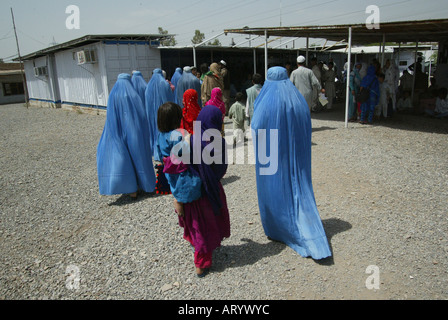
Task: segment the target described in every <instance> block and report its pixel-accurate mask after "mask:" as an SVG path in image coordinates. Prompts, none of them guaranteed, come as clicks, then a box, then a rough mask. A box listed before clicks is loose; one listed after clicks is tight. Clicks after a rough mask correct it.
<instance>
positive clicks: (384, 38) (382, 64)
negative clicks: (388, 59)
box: [381, 33, 386, 68]
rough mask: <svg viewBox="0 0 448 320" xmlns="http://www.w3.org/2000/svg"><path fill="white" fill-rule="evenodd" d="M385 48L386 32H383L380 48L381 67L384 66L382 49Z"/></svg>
mask: <svg viewBox="0 0 448 320" xmlns="http://www.w3.org/2000/svg"><path fill="white" fill-rule="evenodd" d="M385 49H386V34H385V33H383V46H382V49H381V68H383V66H384V51H385Z"/></svg>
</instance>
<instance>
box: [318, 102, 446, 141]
mask: <svg viewBox="0 0 448 320" xmlns="http://www.w3.org/2000/svg"><path fill="white" fill-rule="evenodd" d="M311 120H325V121H336V122H339V123H340V124H341V125H343V124H344V123H345V105H344V103H343V102H338V103H336V104H334V105H333V109H332V110H326V111H322V112H317V113H316V112H312V113H311ZM373 124H374V126H379V127H386V128H390V129H397V130H405V131H417V132H426V133H439V134H448V119H436V118H433V117H429V116H425V115H422V114H404V113H396V114H394V115H393V116H392V117H391V118H388V119H380V120H374V122H373ZM348 126H349V128H353V127H357V126H359V124H358V123H357V122H356V123H351V122H349V124H348ZM327 128H328V127H322V129H321V128H313V132H317V131H321V130H326V129H327ZM364 128H371V126H365V127H364Z"/></svg>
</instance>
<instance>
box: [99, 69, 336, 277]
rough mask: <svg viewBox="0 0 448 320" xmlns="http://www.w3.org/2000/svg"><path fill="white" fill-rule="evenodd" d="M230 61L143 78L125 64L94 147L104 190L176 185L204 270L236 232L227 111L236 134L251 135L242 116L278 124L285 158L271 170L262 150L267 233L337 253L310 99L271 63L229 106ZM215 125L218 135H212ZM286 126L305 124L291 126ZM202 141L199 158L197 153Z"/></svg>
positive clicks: (302, 250) (182, 218)
mask: <svg viewBox="0 0 448 320" xmlns="http://www.w3.org/2000/svg"><path fill="white" fill-rule="evenodd" d="M225 69H226V63H225V62H224V61H221V62H220V63H212V64H211V65H210V66H209V67H208V68H205V67H204V66H201V67H200V70H201V71H200V72H198V70H197V69H196V68H194V67H188V66H187V67H184V68H183V69H181V68H178V69H177V70H176V72H175V73H174V74H173V76H172V77H171V79H167V78H166V73H165V72H164V71H163V70H161V69H160V68H158V69H155V70H154V71H153V74H152V76H151V79H150V80H149V82H147V83H146V81H145V80H144V79H143V76H142V74H141V72H139V71H134V72H132V76H131V75H130V74H120V75H119V76H118V78H117V82H116V83H115V85H114V87H113V89H112V90H111V92H110V96H109V100H108V105H107V116H106V122H105V126H104V129H103V133H102V135H101V138H100V140H99V143H98V147H97V172H98V183H99V192H100V194H101V195H116V194H124V195H129V196H130V197H132V198H137V197H138V195H139V194H140V193H142V192H144V193H151V194H152V193H161V194H167V193H170V194H172V196H173V198H174V201H173V202H174V203H173V211H174V212H176V213H177V215H178V221H179V225H180V226H181V227H182V228H183V230H184V235H183V238H184V239H185V240H187V241H188V242H189V243H190V245H191V247H192V249H193V251H194V265H195V268H196V274H197V276H198V277H203V276H205V275H206V274H207V273H208V272H209V269H210V267H211V265H212V253H213V251H214V250H215V249H216V248H218V247H219V246H220V245H221V241H222V240H224V239H225V238H228V237H229V236H230V215H229V210H228V208H227V200H226V194H225V191H224V189H223V187H222V184H221V179H222V178H223V177H224V175H225V174H226V171H227V168H228V164H227V147H228V146H227V142H226V140H225V139H224V137H223V129H224V117H225V115H226V114H228V116H229V118H230V119H232V121H233V128H234V141H235V142H237V141H241V140H243V139H245V137H244V132H245V131H246V125H248V126H250V127H251V128H252V129H253V132H255V135H257V132H259V130H264V131H268V132H270V131H271V129H275V130H276V132H277V131H278V135H275V137H277V138H278V141H277V142H278V149H279V153H280V154H281V155H282V157H285V158H284V159H286V161H283V160H282V161H281V164H280V165H279V167H278V169H277V170H276V171H275V172H274V173H273V174H269V175H266V174H262V173H260V172H261V171H262V170H258V169H260V168H263V166H265V165H266V163H265V162H264V161H261V162H260V160H259V159H258V157H256V168H257V171H256V178H257V179H256V180H257V192H258V195H259V197H258V198H259V207H260V217H261V221H262V224H263V227H264V230H265V233H266V235H267V236H268V238H269V239H271V240H273V241H280V242H283V243H285V244H286V245H288V246H290V247H291V248H293V249H294V250H295V251H296V252H298V253H299V254H300V255H301V256H303V257H312V258H313V259H323V258H327V257H329V256H331V252H330V247H329V244H328V241H327V238H326V235H325V231H324V229H323V225H322V222H321V220H320V216H319V213H318V210H317V206H316V202H315V199H314V193H313V187H312V182H311V118H310V112H309V107H308V103H307V101H306V100H305V99H304V97H303V96H302V95H301V94H300V93H299V90H297V88H296V87H295V86H294V85H293V82H292V81H290V77H289V76H288V74H287V70H286V69H285V68H283V67H272V68H270V69H269V70H268V74H267V79H266V80H265V81H263V80H264V79H263V77H262V76H261V75H260V74H255V75H253V77H252V86H251V87H250V88H248V89H246V92H245V94H243V92H238V93H237V94H236V96H235V102H234V103H233V104H232V105H231V106H230V105H229V104H230V100H229V98H228V92H226V90H228V89H227V87H226V75H227V76H228V70H227V73H226V70H225ZM223 71H224V72H223ZM291 77H292V76H291ZM246 97H247V98H246ZM245 100H246V101H245ZM291 118H293V119H296V120H297V123H296V122H294V123H293V122H291V121H290V119H291ZM209 130H215V131H214V132H219V133H221V135H219V136H218V137H217V136H213V137H211V136H210V135H208V134H207V132H209ZM275 130H274V131H275ZM290 132H300V134H295V135H292V136H291V135H290ZM269 135H270V133H268V134H267V135H266V134H264V135H260V136H259V137H258V136H257V137H256V138H257V144H256V148H261V145H262V144H263V143H267V144H269V142H270V141H271V139H270V137H269ZM217 146H219V148H218V147H217ZM196 149H199V151H200V153H199V154H200V155H201V156H200V157H199V158H200V159H199V161H197V159H196V161H195V159H194V157H195V152H194V150H196ZM203 152H208V154H210V155H213V156H212V158H213V161H212V162H210V161H205V159H203V157H202V155H203ZM256 154H257V153H256ZM185 159H189V161H185ZM282 159H283V158H282ZM274 191H275V192H274ZM278 197H281V199H282V200H281V201H278ZM279 205H280V206H281V208H280V207H279Z"/></svg>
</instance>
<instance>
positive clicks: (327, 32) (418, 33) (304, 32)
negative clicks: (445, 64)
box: [224, 19, 448, 45]
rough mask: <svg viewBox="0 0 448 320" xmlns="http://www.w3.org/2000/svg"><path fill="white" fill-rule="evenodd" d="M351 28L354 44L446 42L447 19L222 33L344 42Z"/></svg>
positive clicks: (244, 29) (271, 28)
mask: <svg viewBox="0 0 448 320" xmlns="http://www.w3.org/2000/svg"><path fill="white" fill-rule="evenodd" d="M349 27H351V28H352V43H353V44H359V45H363V44H370V43H381V42H382V41H383V35H384V34H386V39H387V41H388V42H397V43H398V42H415V41H417V40H418V41H419V42H439V41H441V40H444V39H448V19H438V20H418V21H400V22H384V23H380V25H379V29H368V28H367V26H366V24H352V25H350V24H346V25H329V26H296V27H266V28H263V27H261V28H242V29H226V30H224V33H226V34H227V33H241V34H251V35H260V36H264V35H265V31H266V33H267V35H268V36H277V37H303V38H306V37H309V38H317V39H327V40H330V41H340V40H341V39H347V30H348V28H349Z"/></svg>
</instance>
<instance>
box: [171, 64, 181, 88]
mask: <svg viewBox="0 0 448 320" xmlns="http://www.w3.org/2000/svg"><path fill="white" fill-rule="evenodd" d="M180 77H182V69H181V68H176V71H174V74H173V76H172V77H171V84H172V85H173V86H174V87H177V82H178V81H179V79H180Z"/></svg>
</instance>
